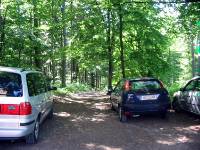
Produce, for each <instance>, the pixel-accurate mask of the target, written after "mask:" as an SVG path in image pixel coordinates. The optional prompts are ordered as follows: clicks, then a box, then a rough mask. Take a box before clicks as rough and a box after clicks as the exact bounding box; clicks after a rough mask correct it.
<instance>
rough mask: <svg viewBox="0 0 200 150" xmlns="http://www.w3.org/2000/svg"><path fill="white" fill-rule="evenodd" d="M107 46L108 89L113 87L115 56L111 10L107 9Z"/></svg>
mask: <svg viewBox="0 0 200 150" xmlns="http://www.w3.org/2000/svg"><path fill="white" fill-rule="evenodd" d="M107 22H108V23H107V46H108V89H112V77H113V56H112V47H111V10H110V8H109V9H108V11H107Z"/></svg>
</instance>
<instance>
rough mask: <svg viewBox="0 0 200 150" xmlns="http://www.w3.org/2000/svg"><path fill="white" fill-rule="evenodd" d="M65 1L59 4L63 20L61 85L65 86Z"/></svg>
mask: <svg viewBox="0 0 200 150" xmlns="http://www.w3.org/2000/svg"><path fill="white" fill-rule="evenodd" d="M65 3H66V0H64V1H63V4H62V6H61V13H62V22H63V32H62V37H63V40H62V43H63V44H62V45H61V46H62V47H63V49H62V53H61V55H62V56H61V87H65V86H66V73H67V62H66V61H67V60H66V52H65V47H66V46H67V29H66V27H65V25H64V18H65Z"/></svg>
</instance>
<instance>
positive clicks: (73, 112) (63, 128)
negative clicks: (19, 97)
mask: <svg viewBox="0 0 200 150" xmlns="http://www.w3.org/2000/svg"><path fill="white" fill-rule="evenodd" d="M55 99H56V100H55V113H54V118H53V119H52V120H46V121H45V122H44V124H43V125H42V126H41V133H40V139H39V142H38V143H37V144H35V145H26V144H25V143H24V141H23V140H18V141H14V142H10V141H1V142H0V150H7V149H8V150H27V149H28V150H200V119H199V117H197V116H193V115H189V114H186V113H181V114H175V113H174V112H172V111H171V112H169V114H168V119H165V120H163V119H160V118H159V117H158V116H139V117H134V118H132V119H131V120H130V121H128V123H120V122H119V120H118V115H117V113H116V112H113V111H111V110H110V107H109V106H110V105H109V102H108V98H107V96H105V95H103V94H102V93H83V94H75V95H70V96H68V97H55Z"/></svg>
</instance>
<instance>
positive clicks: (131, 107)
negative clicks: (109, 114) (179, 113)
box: [122, 103, 170, 114]
mask: <svg viewBox="0 0 200 150" xmlns="http://www.w3.org/2000/svg"><path fill="white" fill-rule="evenodd" d="M122 107H123V110H124V112H130V113H134V114H146V113H154V112H155V113H156V112H166V111H167V109H169V107H170V104H169V103H165V104H147V105H141V104H124V105H123V106H122Z"/></svg>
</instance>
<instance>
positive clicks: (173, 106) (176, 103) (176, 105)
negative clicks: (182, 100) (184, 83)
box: [172, 99, 182, 113]
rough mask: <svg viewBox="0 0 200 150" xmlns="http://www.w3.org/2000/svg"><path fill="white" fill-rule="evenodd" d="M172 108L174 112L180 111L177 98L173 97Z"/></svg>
mask: <svg viewBox="0 0 200 150" xmlns="http://www.w3.org/2000/svg"><path fill="white" fill-rule="evenodd" d="M172 108H173V109H174V111H175V112H176V113H180V112H181V111H182V110H181V107H180V106H179V104H178V100H177V99H175V100H174V101H173V103H172Z"/></svg>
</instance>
